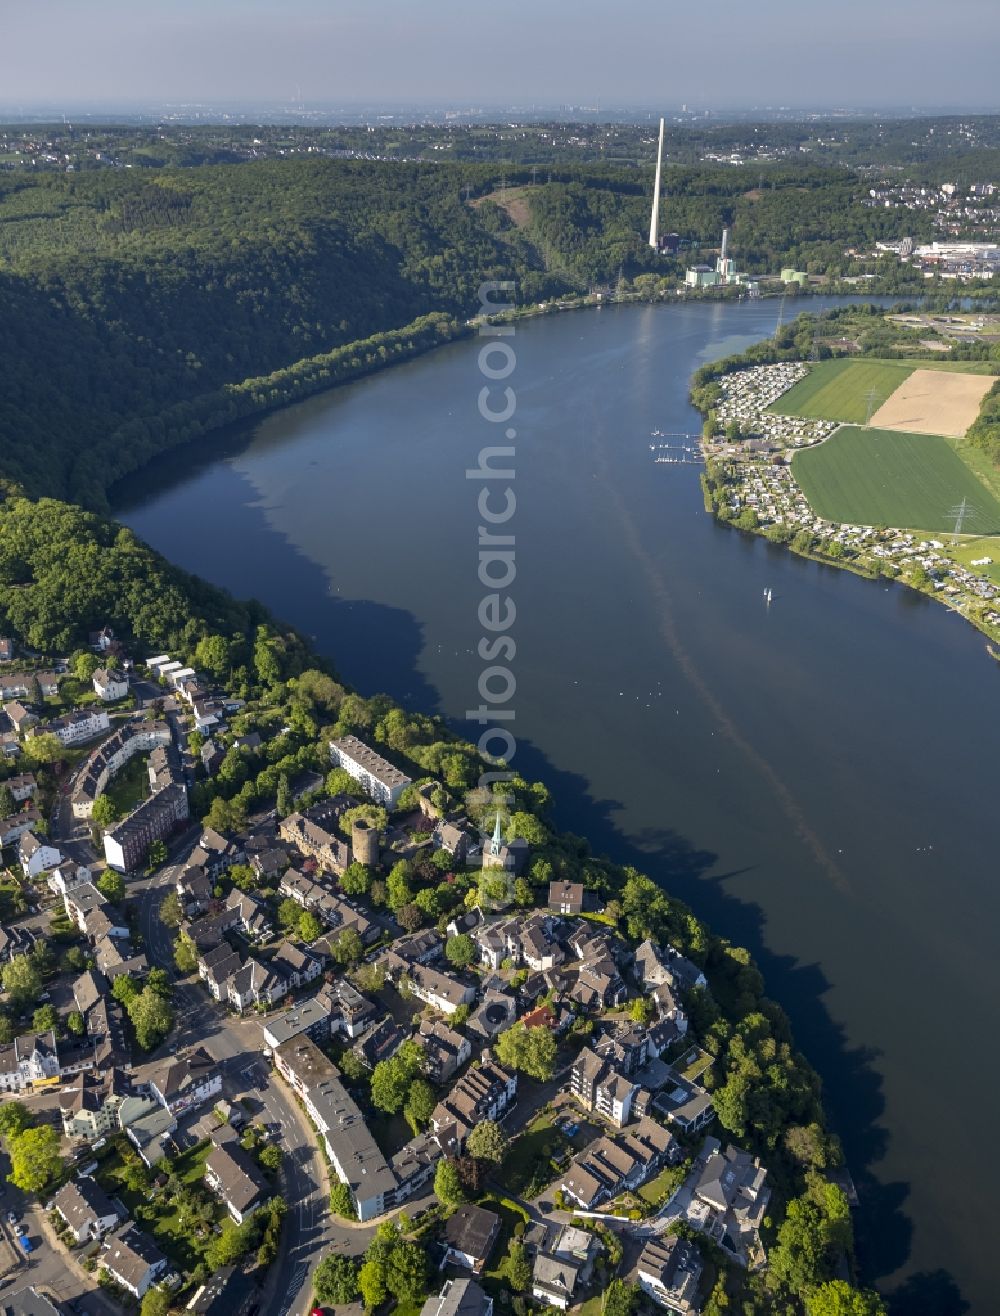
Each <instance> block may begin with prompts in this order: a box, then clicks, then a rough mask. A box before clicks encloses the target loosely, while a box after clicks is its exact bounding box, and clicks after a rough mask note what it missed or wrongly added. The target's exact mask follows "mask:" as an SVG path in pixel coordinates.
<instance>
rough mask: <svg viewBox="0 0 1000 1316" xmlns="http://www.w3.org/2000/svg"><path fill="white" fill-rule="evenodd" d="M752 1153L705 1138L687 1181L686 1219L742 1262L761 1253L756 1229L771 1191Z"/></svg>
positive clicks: (759, 1224) (764, 1172)
mask: <svg viewBox="0 0 1000 1316" xmlns="http://www.w3.org/2000/svg"><path fill="white" fill-rule="evenodd" d="M766 1180H767V1171H766V1170H765V1169H764V1167H763V1166H762V1165H761V1163H760V1160H759V1159H758V1158H757V1157H754V1156H751V1154H750V1153H749V1152H745V1151H742V1150H741V1149H740V1148H738V1147H735V1146H733V1145H732V1144H730V1146H728V1147H727V1148H726V1150H725V1151H723V1150H722V1145H721V1143H720V1142H719V1141H718V1139H717V1138H706V1139H705V1141H704V1143H703V1144H702V1149H701V1152H700V1153H699V1155H698V1158H697V1160H696V1161H695V1164H694V1168H693V1169H692V1171H691V1174H690V1175H689V1176H688V1179H687V1184H686V1186H687V1188H688V1189H689V1191H690V1195H691V1205H690V1206H689V1208H688V1211H687V1221H688V1223H689V1224H691V1225H693V1226H694V1227H695V1228H696V1229H700V1230H702V1231H703V1232H705V1233H707V1234H708V1235H709V1236H710V1237H711V1238H713V1239H714V1240H715V1241H716V1242H717V1243H719V1244H720V1245H721V1246H722V1247H724V1248H726V1249H727V1250H728V1251H729V1252H730V1253H731V1254H732V1256H733V1257H734V1258H735V1259H736V1260H737V1261H739V1262H741V1263H742V1264H743V1265H746V1264H747V1262H748V1259H750V1258H751V1257H754V1256H755V1255H757V1254H759V1252H760V1237H759V1230H760V1226H761V1222H762V1221H763V1219H764V1214H765V1211H766V1209H767V1204H768V1202H769V1201H770V1197H771V1190H770V1188H769V1187H768V1186H767V1183H766Z"/></svg>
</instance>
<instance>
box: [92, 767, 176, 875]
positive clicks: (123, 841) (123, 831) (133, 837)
mask: <svg viewBox="0 0 1000 1316" xmlns="http://www.w3.org/2000/svg"><path fill="white" fill-rule="evenodd" d="M189 812H190V811H189V808H188V797H187V791H186V790H185V789H184V787H183V786H181V785H180V784H177V783H174V784H172V785H170V786H167V787H165V789H163V790H161V791H156V792H155V794H153V795H150V796H149V797H148V799H145V800H143V801H142V803H141V804H140V805H139V806H138V807H137V808H135V809H133V810H132V812H131V813H130V814H129V815H128V817H127V818H125V819H123V820H122V821H121V822H120V823H116V824H115V826H114V827H113V828H111V829H110V830H109V831H107V832H105V833H104V857H105V858H106V859H107V861H108V865H109V867H111V868H114V869H117V870H118V872H120V873H128V872H131V871H132V870H133V869H135V868H138V867H139V865H140V864H141V863H142V862H143V861H144V860H145V858H146V856H147V854H148V853H149V847H150V846H151V845H152V844H153V842H154V841H160V840H163V839H164V837H166V836H169V835H170V833H171V832H172V831H173V830H174V828H175V827H176V826H177V825H178V824H179V823H182V822H185V821H186V820H187V818H188V816H189Z"/></svg>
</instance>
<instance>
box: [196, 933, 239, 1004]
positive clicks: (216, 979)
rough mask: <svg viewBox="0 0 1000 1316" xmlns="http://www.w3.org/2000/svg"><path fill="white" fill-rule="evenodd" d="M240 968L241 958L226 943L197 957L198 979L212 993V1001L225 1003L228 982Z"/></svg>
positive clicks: (227, 993) (227, 994) (237, 952)
mask: <svg viewBox="0 0 1000 1316" xmlns="http://www.w3.org/2000/svg"><path fill="white" fill-rule="evenodd" d="M242 967H243V956H242V955H241V954H240V953H239V951H236V950H233V948H232V946H230V945H229V943H228V942H227V941H223V942H220V944H219V945H218V946H213V947H212V949H211V950H207V951H205V952H204V953H203V954H202V955H200V956H199V958H198V977H199V978H200V979H201V980H202V982H203V983H204V984H205V986H206V987H207V988H208V990H209V991H210V992H211V993H212V997H213V999H214V1000H216V1001H225V1000H227V999H228V996H229V982H230V980H231V978H232V976H233V974H234V973H238V972H239V970H240V969H242Z"/></svg>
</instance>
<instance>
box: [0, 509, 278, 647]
mask: <svg viewBox="0 0 1000 1316" xmlns="http://www.w3.org/2000/svg"><path fill="white" fill-rule="evenodd" d="M263 615H264V613H263V609H262V608H260V607H257V606H255V605H252V604H251V605H247V604H239V603H236V602H235V601H234V600H233V599H232V598H230V596H229V595H228V594H225V593H223V592H222V591H221V590H218V589H215V588H214V587H213V586H211V585H207V584H206V583H205V582H204V581H202V580H199V579H197V578H196V577H194V576H189V575H188V574H187V573H186V572H183V571H181V570H180V569H179V568H178V567H175V566H172V565H171V563H169V562H167V561H166V559H165V558H162V557H161V556H160V555H159V554H158V553H154V552H153V550H152V549H151V548H149V547H148V546H147V545H146V544H144V543H143V542H142V541H141V540H139V539H137V538H136V537H135V535H134V534H133V533H132V531H131V530H128V529H126V528H125V527H124V526H121V525H118V524H117V523H116V522H114V521H110V520H108V519H106V518H105V517H102V516H99V515H96V514H94V513H92V512H85V511H84V510H83V509H82V508H79V507H73V506H71V505H69V504H67V503H61V502H57V501H56V500H55V499H51V498H43V499H41V500H39V501H38V502H32V501H30V500H29V499H27V498H20V497H8V498H6V499H5V500H3V501H0V634H3V635H11V636H14V637H15V638H16V639H18V640H19V641H20V642H21V643H22V644H24V645H26V646H28V647H29V648H31V649H33V650H37V651H39V652H42V653H64V652H68V651H69V650H70V649H72V648H74V647H76V646H80V645H86V644H87V640H88V635H89V633H90V632H92V631H95V630H97V629H99V628H100V627H102V626H104V625H110V626H112V627H113V629H114V631H115V633H116V635H118V636H120V637H121V638H122V639H123V640H124V641H125V643H126V644H128V646H129V647H130V648H134V649H137V650H138V651H139V652H140V653H145V652H146V651H147V650H159V649H160V648H161V647H174V646H183V647H185V648H187V647H193V646H194V644H195V642H196V641H197V639H198V638H199V637H200V636H201V635H202V634H205V633H207V632H220V633H222V634H225V635H230V634H234V633H240V634H247V633H250V632H251V631H252V629H253V627H254V625H255V624H257V622H259V621H260V620H261V619H262V617H263Z"/></svg>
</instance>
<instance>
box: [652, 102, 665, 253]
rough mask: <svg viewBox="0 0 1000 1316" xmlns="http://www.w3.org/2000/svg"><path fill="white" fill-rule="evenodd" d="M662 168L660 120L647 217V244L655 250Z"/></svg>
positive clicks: (658, 223) (661, 127)
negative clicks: (650, 206) (649, 211)
mask: <svg viewBox="0 0 1000 1316" xmlns="http://www.w3.org/2000/svg"><path fill="white" fill-rule="evenodd" d="M662 168H663V120H662V119H661V120H660V144H659V146H658V147H657V149H656V185H655V186H654V188H653V213H652V214H651V215H650V217H649V245H650V246H651V247H652V248H653V250H654V251H656V249H657V247H658V246H659V238H660V171H661V170H662Z"/></svg>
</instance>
